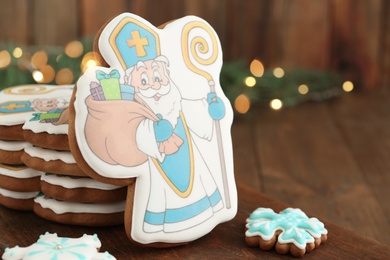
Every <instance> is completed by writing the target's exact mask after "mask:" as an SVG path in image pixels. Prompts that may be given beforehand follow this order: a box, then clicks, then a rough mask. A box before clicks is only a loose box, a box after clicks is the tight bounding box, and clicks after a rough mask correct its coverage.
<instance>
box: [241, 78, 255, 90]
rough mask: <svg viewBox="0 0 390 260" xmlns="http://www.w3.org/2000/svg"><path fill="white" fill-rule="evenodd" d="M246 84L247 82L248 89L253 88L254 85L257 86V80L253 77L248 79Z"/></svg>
mask: <svg viewBox="0 0 390 260" xmlns="http://www.w3.org/2000/svg"><path fill="white" fill-rule="evenodd" d="M244 82H245V85H246V86H247V87H250V88H251V87H253V86H254V85H256V79H255V78H254V77H251V76H249V77H246V78H245V81H244Z"/></svg>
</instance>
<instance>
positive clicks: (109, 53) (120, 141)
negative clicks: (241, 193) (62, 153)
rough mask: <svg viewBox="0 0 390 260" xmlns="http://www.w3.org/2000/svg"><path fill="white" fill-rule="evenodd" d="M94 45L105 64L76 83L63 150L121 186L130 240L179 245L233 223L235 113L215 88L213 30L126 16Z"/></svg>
mask: <svg viewBox="0 0 390 260" xmlns="http://www.w3.org/2000/svg"><path fill="white" fill-rule="evenodd" d="M95 46H96V47H97V50H96V51H97V52H98V54H99V55H100V59H101V62H102V63H103V64H106V65H107V67H92V68H89V69H88V70H87V71H86V72H85V73H84V74H83V75H82V76H81V77H80V79H79V80H78V81H77V84H76V87H75V90H74V95H73V98H72V100H71V104H72V105H71V120H70V129H69V139H70V147H71V150H72V153H73V155H74V157H75V159H76V161H77V162H78V163H79V165H80V167H81V168H82V169H83V170H84V171H85V173H86V174H87V175H89V176H91V177H93V178H95V179H97V180H99V181H103V182H107V183H111V184H115V185H128V186H129V187H128V196H127V206H126V213H125V227H126V232H127V235H128V237H129V238H130V240H132V241H135V242H136V243H139V244H144V245H152V246H159V247H160V246H172V245H177V244H183V243H187V242H190V241H193V240H195V239H197V238H200V237H202V236H204V235H206V234H207V233H209V232H210V231H211V230H212V229H213V228H214V227H215V226H216V225H218V224H220V223H222V222H226V221H229V220H231V219H232V218H233V217H234V216H235V214H236V212H237V193H236V186H235V181H234V172H233V170H234V169H233V150H232V142H231V134H230V129H231V124H232V121H233V111H232V108H231V105H230V103H229V101H228V99H227V98H226V97H225V95H224V93H223V91H222V89H221V86H220V84H219V73H220V70H221V67H222V51H221V45H220V42H219V39H218V37H217V34H216V33H215V31H214V30H213V29H212V27H211V26H210V25H209V24H208V23H207V22H206V21H204V20H203V19H201V18H199V17H195V16H187V17H184V18H181V19H178V20H175V21H172V22H170V23H167V24H165V25H164V28H156V27H154V26H153V25H152V24H150V23H149V22H148V21H146V20H144V19H143V18H141V17H139V16H136V15H134V14H130V13H124V14H121V15H119V16H117V17H116V18H114V19H113V20H111V21H110V22H109V23H107V24H106V25H105V27H104V28H103V29H102V31H101V32H100V33H99V36H98V38H97V39H96V42H95Z"/></svg>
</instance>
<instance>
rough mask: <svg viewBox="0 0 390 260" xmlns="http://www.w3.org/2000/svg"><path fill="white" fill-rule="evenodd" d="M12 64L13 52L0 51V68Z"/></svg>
mask: <svg viewBox="0 0 390 260" xmlns="http://www.w3.org/2000/svg"><path fill="white" fill-rule="evenodd" d="M10 64H11V54H9V52H8V51H6V50H2V51H0V69H3V68H6V67H8V66H9V65H10Z"/></svg>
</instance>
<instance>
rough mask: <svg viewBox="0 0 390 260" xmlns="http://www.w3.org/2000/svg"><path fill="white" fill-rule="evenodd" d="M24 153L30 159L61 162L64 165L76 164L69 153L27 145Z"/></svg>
mask: <svg viewBox="0 0 390 260" xmlns="http://www.w3.org/2000/svg"><path fill="white" fill-rule="evenodd" d="M24 151H25V152H26V153H27V154H29V155H30V156H31V157H37V158H41V159H43V160H45V161H46V162H49V161H54V160H61V161H63V162H64V163H68V164H74V163H76V161H75V159H74V157H73V155H72V153H71V152H69V151H56V150H51V149H45V148H41V147H37V146H32V145H27V146H26V148H25V149H24Z"/></svg>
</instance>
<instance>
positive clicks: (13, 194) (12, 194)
mask: <svg viewBox="0 0 390 260" xmlns="http://www.w3.org/2000/svg"><path fill="white" fill-rule="evenodd" d="M38 194H39V191H32V192H20V191H11V190H6V189H3V188H0V195H2V196H4V197H8V198H13V199H23V200H27V199H32V198H35V197H36V196H37V195H38Z"/></svg>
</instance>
